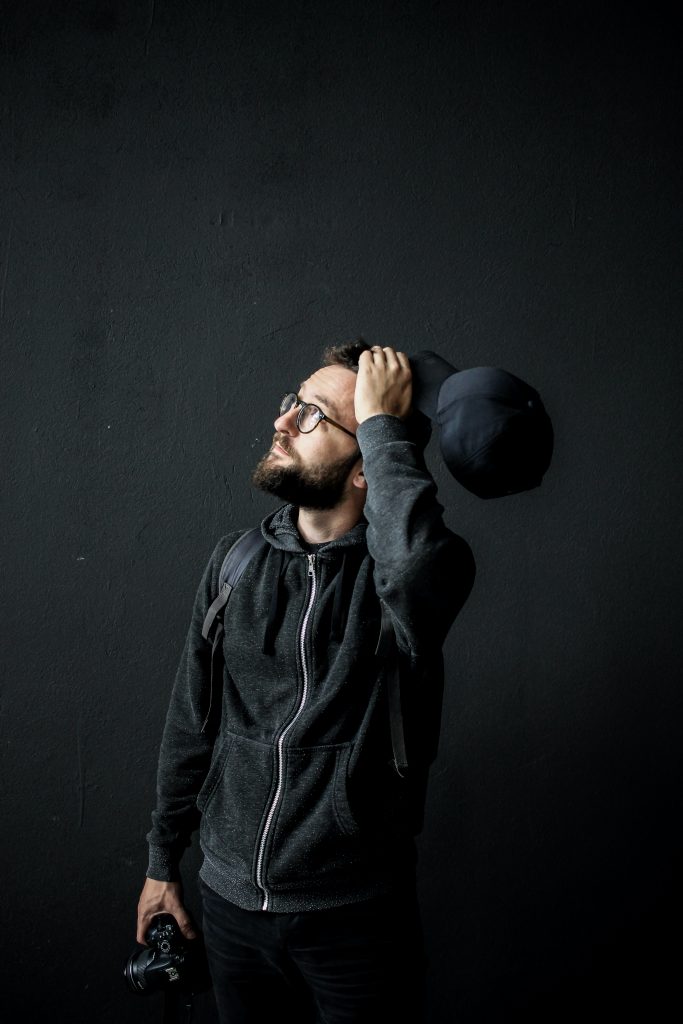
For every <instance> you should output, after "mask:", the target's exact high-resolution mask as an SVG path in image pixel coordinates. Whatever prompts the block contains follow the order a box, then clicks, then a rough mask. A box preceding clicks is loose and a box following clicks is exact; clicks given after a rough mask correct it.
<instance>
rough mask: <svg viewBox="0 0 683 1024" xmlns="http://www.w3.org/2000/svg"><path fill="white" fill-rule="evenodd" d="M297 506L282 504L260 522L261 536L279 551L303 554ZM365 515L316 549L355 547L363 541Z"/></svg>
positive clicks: (365, 524)
mask: <svg viewBox="0 0 683 1024" xmlns="http://www.w3.org/2000/svg"><path fill="white" fill-rule="evenodd" d="M296 514H297V508H296V506H295V505H282V506H281V507H280V508H278V509H276V510H275V511H274V512H270V513H269V514H268V515H267V516H266V517H265V519H264V520H263V521H262V523H261V532H262V533H263V536H264V537H265V539H266V540H267V541H268V543H269V544H272V546H273V547H274V548H278V549H279V550H281V551H290V552H292V553H296V554H305V553H306V549H305V548H304V546H303V545H302V543H301V535H300V533H299V531H298V529H297V526H296ZM367 525H368V523H367V520H366V519H365V517H363V518H361V520H360V521H359V522H358V523H356V525H355V526H353V527H352V528H351V529H350V530H349V531H348V532H347V533H345V534H343V535H342V536H341V537H337V538H336V539H335V540H331V541H328V542H327V544H323V545H322V547H321V548H319V549H318V550H319V551H320V552H326V551H334V550H336V549H338V548H344V549H347V548H350V547H355V546H356V545H358V544H364V543H365V531H366V529H367Z"/></svg>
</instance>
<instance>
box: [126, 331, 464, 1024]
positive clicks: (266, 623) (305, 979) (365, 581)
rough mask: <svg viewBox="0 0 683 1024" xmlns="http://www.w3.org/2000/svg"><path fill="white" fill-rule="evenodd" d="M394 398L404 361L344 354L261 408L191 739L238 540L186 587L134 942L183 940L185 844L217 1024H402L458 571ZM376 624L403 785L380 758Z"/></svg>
mask: <svg viewBox="0 0 683 1024" xmlns="http://www.w3.org/2000/svg"><path fill="white" fill-rule="evenodd" d="M411 379H412V375H411V368H410V362H409V360H408V357H407V356H406V355H405V353H403V352H397V351H395V350H394V349H393V348H390V347H385V348H381V347H380V346H373V347H372V348H369V347H368V346H367V345H366V344H365V343H364V342H362V341H358V342H352V343H349V344H347V345H343V346H338V347H336V348H333V349H330V350H328V351H327V352H326V353H325V363H324V365H323V366H322V367H321V368H320V369H318V370H316V371H315V373H313V374H311V376H310V377H308V378H307V379H306V380H305V381H304V382H303V383H302V384H300V385H299V388H298V391H297V392H293V391H292V392H290V393H288V394H287V395H286V396H285V397H284V399H283V400H282V402H281V405H280V411H279V415H278V417H277V418H276V419H275V422H274V427H275V434H274V436H273V443H272V446H271V448H270V450H269V451H268V452H267V454H266V455H265V456H264V457H263V458H262V459H261V461H260V462H259V464H258V466H257V467H256V469H255V471H254V474H253V477H252V482H253V484H254V486H256V487H258V488H260V489H262V490H264V491H266V492H268V493H270V494H273V495H275V496H276V497H278V498H279V499H281V501H283V502H284V503H285V504H284V505H282V506H281V507H279V508H278V509H276V511H274V512H272V513H271V514H269V515H268V516H266V518H265V519H264V520H263V522H262V524H261V531H262V534H263V538H264V543H263V544H262V546H261V548H260V550H258V551H257V552H256V554H255V555H254V556H253V557H252V558H251V560H250V561H249V563H248V565H247V567H246V569H245V571H244V575H243V576H242V578H241V581H240V583H239V586H237V587H235V590H234V593H233V594H232V596H231V599H230V602H229V604H228V605H227V607H226V612H225V634H224V637H223V640H222V656H223V658H222V672H223V685H222V698H221V699H222V705H221V708H220V724H219V727H218V728H217V729H216V730H213V731H210V732H207V730H205V729H203V725H204V724H205V722H206V715H207V700H208V699H209V698H208V691H209V686H210V684H209V680H208V660H209V659H208V657H207V643H206V641H205V640H204V638H203V637H202V624H203V622H204V619H205V616H206V614H207V611H208V609H209V608H210V606H211V604H212V602H213V601H214V599H215V598H216V595H217V593H218V586H219V575H220V569H221V565H222V563H223V559H224V557H225V554H226V552H227V551H228V550H229V549H230V547H231V546H232V544H233V543H234V542H235V540H236V539H237V537H238V536H239V532H237V533H234V532H233V533H229V534H227V535H226V536H225V537H223V538H222V539H221V540H220V541H219V543H218V544H217V546H216V548H215V550H214V552H213V554H212V556H211V558H210V560H209V563H208V565H207V567H206V570H205V572H204V575H203V577H202V580H201V583H200V586H199V590H198V593H197V597H196V600H195V606H194V611H193V616H192V622H191V625H190V629H189V633H188V637H187V641H186V644H185V649H184V652H183V655H182V658H181V662H180V666H179V669H178V673H177V677H176V681H175V686H174V688H173V694H172V697H171V703H170V707H169V711H168V716H167V720H166V726H165V729H164V736H163V740H162V745H161V752H160V757H159V772H158V801H157V807H156V810H155V811H154V813H153V815H152V821H153V827H152V830H151V832H150V833H149V836H148V840H149V845H150V860H149V868H148V871H147V880H146V882H145V885H144V888H143V890H142V894H141V896H140V901H139V905H138V941H140V942H144V937H145V933H146V930H147V928H148V927H149V924H150V921H151V919H152V917H153V916H154V915H155V914H158V913H164V912H165V913H171V914H173V915H174V917H175V918H176V920H177V921H178V924H179V926H180V928H181V930H182V932H183V934H184V935H185V936H186V937H187V938H192V937H193V936H194V935H195V934H196V933H195V930H194V927H193V924H192V921H191V919H190V916H189V914H188V912H187V910H186V909H185V907H184V906H183V897H182V886H181V880H180V875H179V869H178V864H179V861H180V857H181V854H182V852H183V850H184V848H185V847H186V846H187V845H189V842H190V836H191V833H192V832H193V830H194V829H195V828H197V827H199V829H200V845H201V849H202V853H203V857H204V859H203V863H202V867H201V870H200V887H201V891H202V900H203V932H204V940H205V944H206V948H207V954H208V958H209V967H210V970H211V976H212V980H213V986H214V991H215V995H216V1002H217V1006H218V1011H219V1016H220V1020H221V1022H222V1024H261V1022H265V1021H268V1020H270V1019H275V1015H276V1014H277V1016H278V1018H279V1019H283V1017H284V1019H285V1020H290V1019H291V1020H297V1021H308V1020H310V1021H319V1022H325V1024H341V1022H345V1024H366V1022H370V1021H372V1022H375V1021H376V1020H377V1019H379V1018H381V1017H383V1016H384V1015H385V1014H386V1015H388V1018H389V1019H391V1020H393V1021H394V1022H403V1021H404V1022H406V1024H407V1022H409V1021H410V1022H411V1024H415V1022H416V1021H419V1020H420V1019H421V1007H422V999H423V989H424V976H425V958H424V951H423V940H422V931H421V926H420V918H419V910H418V905H417V898H416V870H415V869H416V851H415V835H416V834H417V833H418V832H419V831H420V829H421V827H422V815H423V809H424V799H425V790H426V783H427V774H428V771H429V766H430V764H431V762H432V761H433V759H434V757H435V755H436V746H437V738H438V730H439V716H440V709H441V698H442V684H443V667H442V660H441V648H442V645H443V641H444V639H445V637H446V634H447V633H448V630H449V628H450V626H451V624H452V622H453V620H454V619H455V617H456V615H457V613H458V611H459V610H460V608H461V607H462V605H463V603H464V601H465V600H466V598H467V595H468V594H469V592H470V589H471V587H472V583H473V580H474V561H473V558H472V554H471V552H470V549H469V547H468V546H467V544H466V543H465V541H464V540H462V538H460V537H458V536H456V535H455V534H454V533H452V532H451V531H450V530H449V529H448V528H447V527H446V526H445V524H444V522H443V518H442V512H443V509H442V507H441V505H440V504H439V503H438V501H437V497H436V485H435V483H434V480H433V479H432V477H431V475H430V474H429V472H428V470H427V468H426V465H425V462H424V458H423V446H424V442H425V433H424V429H423V426H422V424H421V422H420V417H419V416H417V415H416V414H414V413H413V412H412V410H411V394H412V383H411ZM383 622H389V623H390V625H391V630H392V633H393V637H394V651H395V662H394V666H395V670H396V672H397V673H398V678H400V691H399V692H400V699H399V704H400V706H401V710H399V712H398V714H399V716H401V715H402V718H403V723H404V725H405V741H406V746H407V752H408V755H407V756H408V769H407V771H406V770H403V771H401V770H397V768H398V765H397V762H396V756H395V750H394V748H393V746H392V730H391V727H390V715H391V714H392V709H391V708H390V706H389V705H390V702H391V697H390V694H389V690H388V687H387V683H386V679H387V659H386V658H383V657H382V656H381V655H380V653H379V652H378V636H379V635H380V632H381V627H382V623H383ZM393 714H394V715H396V709H395V708H394V710H393Z"/></svg>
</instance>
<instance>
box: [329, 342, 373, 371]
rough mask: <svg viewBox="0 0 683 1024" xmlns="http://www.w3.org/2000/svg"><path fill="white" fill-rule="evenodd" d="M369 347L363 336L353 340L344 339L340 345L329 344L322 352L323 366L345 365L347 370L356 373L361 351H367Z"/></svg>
mask: <svg viewBox="0 0 683 1024" xmlns="http://www.w3.org/2000/svg"><path fill="white" fill-rule="evenodd" d="M369 348H370V346H369V345H368V343H367V342H366V341H364V340H363V338H354V340H353V341H345V342H343V343H342V344H341V345H330V347H329V348H326V349H325V351H324V352H323V366H345V367H346V369H347V370H353V372H354V373H358V360H359V359H360V356H361V352H367V350H368V349H369Z"/></svg>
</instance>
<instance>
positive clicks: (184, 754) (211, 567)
mask: <svg viewBox="0 0 683 1024" xmlns="http://www.w3.org/2000/svg"><path fill="white" fill-rule="evenodd" d="M237 536H238V534H233V535H232V536H228V537H223V538H222V539H221V540H220V541H219V542H218V544H217V545H216V547H215V549H214V551H213V554H212V555H211V558H210V559H209V563H208V565H207V566H206V569H205V570H204V574H203V576H202V579H201V582H200V584H199V589H198V590H197V596H196V597H195V601H194V607H193V609H192V620H191V622H190V628H189V630H188V633H187V638H186V640H185V647H184V649H183V653H182V655H181V657H180V664H179V665H178V671H177V673H176V678H175V683H174V686H173V691H172V694H171V701H170V704H169V708H168V713H167V715H166V724H165V726H164V732H163V737H162V741H161V749H160V751H159V766H158V770H157V804H156V809H155V810H154V811H153V812H152V829H151V831H150V832H149V833H148V835H147V841H148V843H149V866H148V868H147V875H148V877H149V878H156V879H159V880H160V881H163V882H171V881H175V880H177V878H178V864H179V862H180V858H181V857H182V854H183V852H184V850H185V848H186V847H187V846H189V845H190V837H191V834H192V832H193V831H194V830H195V829H196V828H197V827H198V824H199V812H198V810H197V805H196V800H197V794H198V793H199V790H200V789H201V787H202V784H203V782H204V779H205V778H206V774H207V772H208V769H209V764H210V761H211V752H212V749H213V737H211V736H209V735H207V733H206V732H202V725H203V723H204V719H205V717H206V714H207V711H208V706H209V687H210V667H211V665H210V663H211V645H210V644H209V643H208V642H207V641H206V640H204V638H203V637H202V626H203V624H204V618H205V616H206V613H207V611H208V608H209V606H210V604H211V602H212V601H213V599H214V597H215V596H216V594H217V593H218V577H219V575H220V569H221V565H222V562H223V558H224V556H225V553H226V551H227V550H228V548H229V547H230V545H231V543H232V542H233V541H234V540H236V538H237ZM214 685H215V682H214ZM214 699H215V698H214Z"/></svg>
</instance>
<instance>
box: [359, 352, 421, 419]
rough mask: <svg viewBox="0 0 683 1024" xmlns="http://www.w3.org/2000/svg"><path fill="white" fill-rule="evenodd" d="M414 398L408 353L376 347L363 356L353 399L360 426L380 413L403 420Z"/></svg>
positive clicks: (362, 354) (363, 353)
mask: <svg viewBox="0 0 683 1024" xmlns="http://www.w3.org/2000/svg"><path fill="white" fill-rule="evenodd" d="M412 395H413V384H412V371H411V369H410V363H409V361H408V356H407V355H406V354H405V352H397V351H396V350H395V349H393V348H390V347H389V346H387V347H386V348H381V347H380V346H379V345H374V346H373V347H372V348H371V349H368V350H367V351H365V352H362V353H361V355H360V358H359V360H358V380H357V381H356V392H355V396H354V405H355V411H356V419H357V421H358V423H362V422H363V420H367V419H369V417H370V416H377V415H378V414H379V413H386V414H388V415H389V416H398V417H399V418H400V419H404V418H405V417H406V416H407V415H408V413H409V412H410V404H411V400H412Z"/></svg>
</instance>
